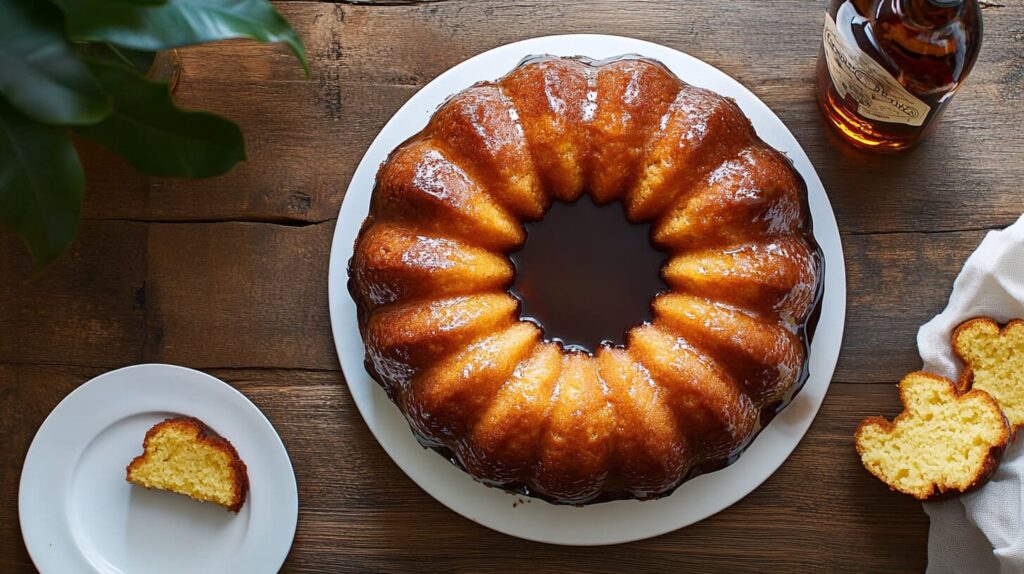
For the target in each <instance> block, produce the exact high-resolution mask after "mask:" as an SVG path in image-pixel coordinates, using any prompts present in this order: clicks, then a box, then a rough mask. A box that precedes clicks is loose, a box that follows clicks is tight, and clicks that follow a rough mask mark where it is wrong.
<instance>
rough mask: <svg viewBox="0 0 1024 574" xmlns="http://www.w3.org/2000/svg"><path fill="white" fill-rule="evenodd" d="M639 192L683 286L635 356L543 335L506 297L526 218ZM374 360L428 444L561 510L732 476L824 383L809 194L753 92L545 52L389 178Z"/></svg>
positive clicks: (661, 309) (456, 109)
mask: <svg viewBox="0 0 1024 574" xmlns="http://www.w3.org/2000/svg"><path fill="white" fill-rule="evenodd" d="M584 193H586V194H589V195H590V196H591V197H592V198H593V199H594V200H595V201H596V202H597V203H606V202H612V201H622V202H623V205H624V207H625V212H626V214H627V217H628V219H629V220H630V221H632V222H634V223H640V222H650V223H652V225H653V227H652V229H653V233H652V242H653V243H654V245H655V246H656V247H657V248H659V249H662V250H664V251H666V252H668V253H669V255H670V260H669V263H668V264H667V265H666V266H665V267H664V269H663V272H662V275H663V278H664V279H665V281H666V283H667V284H668V285H669V287H670V288H671V292H670V293H666V294H663V295H661V296H659V297H657V298H656V299H655V301H654V302H653V318H654V319H653V321H652V322H651V323H647V324H644V325H640V326H637V327H635V328H633V329H631V330H630V331H629V332H628V333H627V334H626V339H625V340H626V345H625V346H623V347H609V346H603V347H601V348H599V349H596V350H595V352H594V353H593V354H587V353H582V352H575V351H574V352H569V351H566V350H565V349H563V348H562V347H561V346H559V345H557V344H554V343H551V342H548V341H545V340H544V339H543V333H542V332H541V331H540V330H539V329H538V328H537V327H536V326H534V325H533V324H532V323H529V322H525V321H522V320H521V319H520V317H519V308H518V304H517V301H516V300H515V299H514V298H513V297H512V296H511V295H510V294H509V293H508V289H509V286H510V285H511V282H512V280H513V274H514V269H513V267H512V265H511V263H510V261H509V257H508V255H509V253H511V252H512V251H514V250H516V249H518V248H519V247H520V246H521V245H522V244H523V242H524V240H525V231H524V227H523V223H524V222H527V221H534V220H537V219H540V218H541V217H543V214H544V212H545V211H546V210H547V209H548V208H549V207H550V205H551V203H552V202H554V201H574V200H576V199H577V198H579V197H580V196H581V195H582V194H584ZM349 265H350V274H349V276H350V282H349V289H350V291H351V293H352V297H353V298H354V300H355V301H356V304H357V308H358V310H359V324H360V332H361V334H362V337H363V342H364V344H365V347H366V366H367V370H368V371H369V372H370V374H371V375H372V376H373V377H374V379H376V380H377V381H378V382H379V383H380V384H381V385H382V386H383V387H384V389H385V390H386V391H387V393H388V395H389V397H391V399H392V400H393V401H394V402H395V404H396V405H398V406H399V408H400V409H401V410H402V412H403V414H404V415H405V417H406V419H407V420H408V421H409V423H410V426H411V427H412V429H413V430H414V432H415V434H416V436H417V438H418V439H419V440H420V442H421V443H422V444H424V445H425V446H427V447H430V448H433V449H435V450H437V451H438V452H440V453H441V454H443V455H444V456H445V457H447V458H449V459H451V460H452V461H453V462H454V463H456V464H457V465H459V466H460V467H462V468H464V469H465V470H466V471H467V472H469V473H470V474H471V475H472V476H473V477H474V478H476V479H477V480H479V481H481V482H483V483H485V484H488V485H492V486H497V487H501V488H505V489H510V490H516V491H519V492H522V493H526V494H529V495H531V496H537V497H540V498H543V499H546V500H549V501H551V502H556V503H564V504H587V503H592V502H600V501H605V500H614V499H621V498H640V499H648V498H655V497H659V496H664V495H666V494H668V493H670V492H672V490H674V489H675V488H676V487H678V486H679V485H680V484H681V483H682V482H683V481H685V480H686V479H688V478H691V477H693V476H696V475H697V474H700V473H702V472H708V471H711V470H715V469H717V468H721V467H722V466H725V465H727V464H729V463H730V462H731V461H732V460H734V459H735V458H736V456H738V454H739V453H740V452H741V451H742V450H743V449H744V448H745V447H746V446H747V445H748V444H749V443H750V441H751V440H752V439H753V437H754V436H755V435H756V433H757V432H758V431H759V429H760V428H761V427H762V426H763V424H765V423H766V422H767V421H768V420H770V418H771V417H772V416H773V415H774V414H775V413H776V412H777V411H778V409H779V408H781V406H783V405H785V404H786V402H787V401H788V400H789V399H790V398H791V397H792V395H793V394H794V393H795V392H796V391H798V390H799V388H800V387H801V386H802V385H803V383H804V382H805V381H806V379H807V376H808V372H807V351H808V345H809V329H808V328H807V325H808V323H809V322H811V323H813V319H811V317H812V315H813V313H814V311H815V310H816V308H817V305H818V304H819V301H820V295H821V287H822V259H821V252H820V250H819V249H818V247H817V244H816V243H815V242H814V238H813V235H812V233H811V221H810V213H809V210H808V207H807V197H806V188H805V186H804V183H803V180H802V178H801V177H800V176H799V174H798V173H797V172H796V170H795V169H794V168H793V166H792V164H791V163H790V162H789V160H788V159H787V158H786V157H785V156H783V155H782V154H781V153H779V152H777V151H775V150H774V149H772V148H770V147H769V146H767V145H766V144H765V143H764V142H762V141H761V140H760V139H759V138H758V137H757V134H756V133H755V131H754V129H753V127H752V126H751V124H750V122H749V120H748V119H747V118H746V117H745V116H744V115H743V113H742V112H741V111H740V109H739V107H738V106H737V105H736V103H735V102H734V101H732V100H731V99H728V98H724V97H722V96H719V95H718V94H715V93H714V92H711V91H708V90H704V89H701V88H696V87H694V86H690V85H688V84H686V83H684V82H682V81H681V80H679V79H678V78H677V77H676V76H675V75H673V74H672V73H671V72H670V71H669V70H668V69H667V68H666V67H665V66H663V65H661V64H660V63H658V62H656V61H653V60H649V59H645V58H640V57H622V58H613V59H610V60H606V61H601V62H594V61H591V60H587V59H585V58H558V57H552V56H540V57H533V58H529V59H527V60H525V61H524V62H523V63H522V64H521V65H520V66H518V67H517V68H516V69H514V70H512V71H511V72H510V73H508V74H507V75H506V76H504V77H502V78H500V79H499V80H497V81H495V82H483V83H480V84H477V85H475V86H473V87H471V88H469V89H467V90H465V91H463V92H460V93H458V94H455V95H454V96H452V97H451V98H450V99H449V100H448V101H447V102H446V103H445V104H444V105H442V106H441V107H440V108H439V110H438V112H437V113H436V114H435V115H434V116H433V118H432V119H431V120H430V122H429V123H428V125H427V127H426V128H425V129H424V130H423V131H422V132H420V133H418V134H416V135H415V136H413V137H412V138H410V139H409V140H408V141H406V142H405V143H403V144H402V145H400V146H399V147H398V148H397V149H396V150H395V151H393V152H392V153H391V155H390V156H389V158H388V159H387V160H386V161H385V162H384V164H383V165H382V166H381V168H380V171H379V173H378V176H377V181H376V187H375V189H374V191H373V196H372V200H371V206H370V212H369V214H368V217H367V219H366V221H365V222H364V224H363V228H362V229H361V231H360V234H359V237H358V238H357V240H356V245H355V252H354V256H353V258H352V260H351V261H350V264H349Z"/></svg>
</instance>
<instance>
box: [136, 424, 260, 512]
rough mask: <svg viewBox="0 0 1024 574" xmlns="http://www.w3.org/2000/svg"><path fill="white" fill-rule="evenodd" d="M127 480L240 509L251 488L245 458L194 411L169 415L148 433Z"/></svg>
mask: <svg viewBox="0 0 1024 574" xmlns="http://www.w3.org/2000/svg"><path fill="white" fill-rule="evenodd" d="M142 449H143V452H142V454H141V455H139V456H137V457H135V459H134V460H132V462H131V463H130V464H129V465H128V468H127V480H128V482H131V483H133V484H138V485H139V486H144V487H146V488H156V489H159V490H167V491H170V492H176V493H178V494H184V495H186V496H189V497H192V498H194V499H195V500H200V501H205V502H212V503H214V504H219V505H221V506H223V507H225V508H227V509H228V510H230V511H231V512H234V513H237V512H238V511H239V510H240V509H241V508H242V504H243V503H244V502H245V497H246V494H247V492H248V490H249V476H248V473H247V472H246V468H245V463H244V462H242V459H240V458H239V457H238V452H236V451H235V447H233V446H232V445H231V443H230V442H228V441H227V439H225V438H223V437H221V436H218V435H217V434H216V433H214V432H213V431H212V430H210V428H209V427H207V426H206V425H205V424H203V422H202V421H200V420H199V419H196V418H192V417H176V418H170V419H167V420H165V421H163V422H162V423H158V424H157V425H155V426H154V427H153V428H151V429H149V432H147V433H146V438H145V440H144V441H143V443H142Z"/></svg>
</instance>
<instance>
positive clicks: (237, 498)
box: [125, 417, 249, 514]
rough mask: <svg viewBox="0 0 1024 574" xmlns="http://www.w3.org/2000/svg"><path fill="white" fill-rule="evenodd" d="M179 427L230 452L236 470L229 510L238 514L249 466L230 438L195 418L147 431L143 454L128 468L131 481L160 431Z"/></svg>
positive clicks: (170, 421) (174, 420)
mask: <svg viewBox="0 0 1024 574" xmlns="http://www.w3.org/2000/svg"><path fill="white" fill-rule="evenodd" d="M172 427H176V428H178V429H181V430H184V431H190V432H194V433H195V434H196V441H197V442H200V443H203V444H204V445H206V446H208V447H210V448H212V449H215V450H219V451H221V452H223V453H224V454H225V455H227V457H228V460H229V461H230V465H231V467H232V469H233V472H232V481H233V484H232V488H231V490H232V493H233V496H232V501H231V504H230V505H228V506H227V509H228V510H229V511H231V512H234V513H236V514H237V513H238V511H239V510H241V509H242V505H243V504H245V499H246V496H247V495H248V493H249V473H248V470H247V469H246V466H245V463H244V462H242V459H241V458H239V456H238V451H236V450H235V447H234V446H233V445H232V444H231V442H229V441H228V440H227V439H226V438H224V437H222V436H220V435H218V434H216V433H214V432H213V431H212V430H210V427H208V426H206V424H205V423H203V421H201V420H199V419H197V418H195V417H173V418H169V419H167V420H165V421H163V422H160V423H157V424H155V425H153V427H152V428H150V429H149V430H148V431H146V437H145V438H144V439H143V441H142V454H140V455H139V456H137V457H135V458H134V459H132V461H131V462H130V463H128V466H127V467H126V468H125V477H126V479H127V480H128V481H129V482H132V480H131V475H132V471H133V470H135V469H136V468H138V467H140V466H141V465H142V464H144V463H146V462H147V457H148V456H149V453H150V452H151V451H150V448H149V444H150V441H151V440H153V437H155V436H156V435H158V434H159V433H161V432H163V431H165V430H167V429H169V428H172Z"/></svg>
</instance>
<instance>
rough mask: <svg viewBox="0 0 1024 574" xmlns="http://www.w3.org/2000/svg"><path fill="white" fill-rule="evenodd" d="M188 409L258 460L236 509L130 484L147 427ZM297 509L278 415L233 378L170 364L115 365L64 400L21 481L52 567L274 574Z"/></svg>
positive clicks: (36, 550) (28, 531)
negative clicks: (128, 469) (128, 474)
mask: <svg viewBox="0 0 1024 574" xmlns="http://www.w3.org/2000/svg"><path fill="white" fill-rule="evenodd" d="M181 415H188V416H194V417H196V418H198V419H200V420H202V421H203V422H205V423H206V424H207V425H209V426H210V428H212V429H213V430H214V431H215V432H216V433H218V434H220V435H221V436H224V437H226V438H227V439H228V440H230V441H231V443H232V444H233V445H234V447H235V449H236V450H237V451H238V455H239V457H241V459H242V460H243V461H244V462H245V464H246V466H247V467H248V473H249V496H248V499H247V500H246V502H245V504H244V505H243V506H242V509H241V511H239V513H238V514H237V515H236V514H232V513H230V512H228V511H227V510H225V509H224V508H221V507H219V506H215V505H212V504H207V503H201V502H196V501H194V500H190V499H189V498H187V497H184V496H180V495H177V494H172V493H169V492H161V491H155V490H147V489H145V488H141V487H138V486H134V485H131V484H129V483H128V482H127V481H125V466H127V464H128V463H129V462H130V461H131V460H132V458H134V457H135V456H137V455H139V454H142V439H143V437H144V436H145V435H146V431H147V430H149V428H150V427H152V426H153V425H154V424H156V423H158V422H160V421H162V420H164V419H166V418H169V417H173V416H181ZM298 511H299V499H298V491H297V489H296V486H295V474H294V472H293V471H292V465H291V461H290V460H289V459H288V453H287V452H286V451H285V448H284V444H282V443H281V439H280V438H279V437H278V435H277V432H276V431H275V430H274V427H273V426H271V424H270V421H268V420H267V418H266V417H264V416H263V413H261V412H260V410H259V409H258V408H256V405H254V404H252V403H251V402H249V399H247V398H245V396H244V395H242V393H240V392H238V391H236V390H235V389H234V388H232V387H231V386H229V385H228V384H227V383H224V382H223V381H221V380H220V379H216V378H214V377H211V376H210V375H207V374H205V373H201V372H199V371H194V370H192V369H186V368H184V367H176V366H172V365H156V364H153V365H136V366H133V367H126V368H123V369H118V370H116V371H111V372H109V373H105V374H103V375H100V376H98V377H96V378H94V379H92V380H90V381H89V382H87V383H85V384H83V385H82V386H80V387H78V388H77V389H75V391H74V392H72V393H71V394H69V395H68V396H67V397H65V398H64V400H63V401H61V403H60V404H59V405H57V407H56V408H55V409H53V412H51V413H50V416H49V417H47V419H46V421H45V422H43V424H42V426H41V427H39V431H38V432H37V433H36V436H35V438H34V439H33V440H32V446H30V447H29V450H28V455H27V456H26V458H25V466H24V468H23V469H22V473H21V485H20V487H19V490H18V516H19V519H20V520H21V532H22V535H23V536H24V538H25V546H27V547H28V552H29V554H30V555H31V556H32V561H33V562H35V565H36V568H38V569H39V571H40V572H42V573H43V574H79V573H82V574H132V573H136V572H145V573H146V574H163V573H171V572H175V573H181V574H185V573H187V574H207V573H209V574H233V573H237V574H264V573H265V574H271V573H274V572H277V571H278V570H279V569H280V568H281V564H282V563H283V562H284V559H285V557H286V556H287V555H288V550H289V549H290V548H291V545H292V539H293V538H294V536H295V525H296V521H297V519H298Z"/></svg>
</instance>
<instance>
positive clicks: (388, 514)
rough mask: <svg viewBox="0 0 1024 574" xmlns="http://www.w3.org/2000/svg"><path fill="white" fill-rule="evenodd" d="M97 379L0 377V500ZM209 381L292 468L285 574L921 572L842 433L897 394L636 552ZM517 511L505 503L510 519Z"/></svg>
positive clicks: (310, 402)
mask: <svg viewBox="0 0 1024 574" xmlns="http://www.w3.org/2000/svg"><path fill="white" fill-rule="evenodd" d="M102 371H103V369H89V368H79V367H39V366H32V365H22V366H10V365H8V366H0V380H2V381H4V382H5V384H4V386H3V387H0V388H2V389H3V392H2V393H0V409H4V412H17V416H16V417H14V418H13V419H10V418H8V419H0V433H2V436H5V437H8V441H7V444H6V445H5V446H6V447H7V448H6V449H5V450H6V451H7V452H9V453H10V455H5V456H9V458H10V459H11V460H10V462H11V464H6V465H4V467H3V468H2V469H0V479H2V480H4V484H10V485H16V484H17V477H18V475H19V473H20V469H21V461H22V460H23V458H24V454H25V452H26V450H27V448H28V444H29V442H30V441H31V438H32V435H33V434H34V430H35V428H36V427H37V426H38V425H39V424H40V423H41V422H42V420H43V419H44V418H45V417H46V415H47V414H48V413H49V411H50V410H51V409H52V408H53V407H54V406H55V405H56V404H57V402H59V400H60V399H61V398H62V397H63V395H64V394H65V393H67V392H70V391H71V390H73V389H74V388H75V387H77V386H78V385H79V384H81V383H82V382H84V381H85V380H87V379H88V378H90V377H92V376H95V375H97V374H99V373H101V372H102ZM210 373H211V374H213V375H214V376H217V377H220V378H222V379H224V380H226V381H227V382H229V383H230V384H231V385H233V386H234V387H235V388H237V389H238V390H240V391H242V392H243V393H245V394H246V396H248V397H249V398H250V399H252V401H253V402H255V403H256V405H257V406H258V407H260V409H261V410H262V411H263V412H264V413H266V415H267V417H268V418H269V419H270V420H271V422H272V423H273V424H274V426H275V428H276V429H277V430H278V432H279V433H280V435H281V438H282V440H283V441H284V443H285V447H286V448H287V449H288V452H289V455H290V456H291V458H292V460H293V461H294V462H295V473H296V479H297V481H298V485H299V500H300V501H301V506H300V515H299V526H298V532H297V534H296V539H295V545H294V547H293V549H292V553H291V555H290V556H289V559H288V561H287V563H286V565H285V568H284V570H283V571H285V572H311V573H312V572H323V573H340V572H358V573H364V572H406V571H409V570H410V569H415V570H417V571H430V572H508V571H511V570H519V569H522V570H527V571H531V572H566V573H568V572H584V571H586V572H622V571H629V570H639V569H642V570H644V571H651V572H662V571H663V572H679V571H693V572H714V571H724V570H727V571H729V572H757V571H763V568H764V564H765V561H770V563H771V565H772V568H773V569H774V570H776V571H780V572H789V571H829V572H865V571H886V572H903V571H905V572H919V571H921V570H923V567H924V558H925V548H924V543H925V540H924V537H923V536H921V533H922V532H923V529H924V528H925V527H926V518H925V516H924V514H923V513H922V512H921V511H920V506H919V505H918V504H917V503H916V502H914V501H913V500H911V499H909V498H905V497H901V496H897V495H894V494H891V493H889V492H887V490H886V487H885V486H884V485H882V484H881V483H880V482H878V481H877V480H875V479H874V478H873V477H871V476H870V475H868V473H867V472H866V471H864V469H863V468H861V467H860V464H859V462H858V461H857V459H856V455H855V454H854V451H853V444H852V434H853V429H854V427H855V426H856V424H857V422H858V421H859V420H860V419H861V418H862V417H863V416H865V415H867V414H877V413H884V414H886V415H890V416H891V415H893V414H895V412H896V411H897V410H898V398H897V396H896V387H895V386H894V385H846V384H836V385H834V386H833V387H832V388H831V390H830V392H829V394H828V396H827V398H826V400H825V403H824V405H823V407H822V410H821V412H820V413H819V415H818V417H817V418H816V419H815V422H814V425H813V426H812V428H811V430H810V432H809V433H808V435H807V437H806V438H805V439H804V441H803V442H802V443H801V444H800V446H799V447H798V448H797V450H796V451H795V452H794V454H793V455H792V457H791V458H790V459H789V460H788V461H787V462H786V463H785V464H784V465H783V466H782V468H780V469H779V471H778V472H776V473H775V474H774V475H773V476H772V477H771V478H769V479H768V481H767V482H765V483H764V485H762V486H761V488H759V489H758V490H756V491H754V493H752V494H751V495H750V496H748V497H747V498H745V499H744V500H743V501H741V502H740V503H738V504H736V505H735V506H733V507H731V508H729V509H728V510H726V511H724V512H722V513H720V514H718V515H715V516H714V517H712V518H709V519H707V520H705V521H703V522H701V523H699V524H697V525H695V526H692V527H689V528H687V529H685V530H683V531H679V532H676V533H673V534H668V535H665V536H661V537H658V538H654V539H651V540H646V541H641V542H636V543H632V544H626V545H620V546H614V547H606V548H565V547H556V546H549V545H544V544H537V543H531V542H526V541H522V540H517V539H514V538H511V537H508V536H505V535H502V534H498V533H495V532H493V531H491V530H488V529H487V528H484V527H482V526H479V525H477V524H474V523H473V522H471V521H469V520H466V519H465V518H462V517H460V516H458V515H457V514H455V513H453V512H451V511H450V510H448V509H446V508H445V507H444V506H442V505H441V504H440V503H438V502H437V501H435V500H434V499H433V498H431V497H430V496H429V495H427V494H426V493H424V492H423V491H422V490H420V489H419V487H417V486H416V485H415V484H414V483H413V482H412V481H411V480H409V479H408V478H407V477H406V476H405V475H404V474H403V473H402V472H401V471H400V470H399V469H398V468H397V467H396V466H395V464H394V463H393V462H392V461H391V459H390V458H388V456H387V455H386V454H385V453H384V452H383V450H382V449H381V448H380V446H379V445H378V444H377V443H376V441H375V440H374V439H373V437H372V435H370V433H369V430H368V429H367V428H366V425H365V424H364V423H363V422H362V419H361V418H360V417H359V415H358V413H357V412H356V411H355V407H354V405H353V403H352V399H351V397H350V396H349V394H348V390H347V387H346V386H345V385H344V384H343V383H342V380H341V378H340V376H339V375H338V374H337V373H330V372H310V371H298V370H273V369H270V370H268V369H256V370H253V369H230V370H212V371H210ZM229 438H230V437H229ZM140 440H141V437H140ZM826 461H827V462H826ZM384 477H386V480H385V479H382V478H384ZM515 500H516V497H513V496H510V497H509V505H510V506H511V505H512V504H513V502H515ZM16 504H17V492H16V489H13V488H12V489H3V490H0V569H2V570H4V571H5V572H6V571H17V570H22V569H25V570H27V569H29V568H30V563H29V561H28V556H27V554H26V553H25V551H24V548H23V546H22V544H21V540H20V535H19V533H18V530H17V521H16V513H17V508H16ZM530 504H545V503H543V502H539V501H535V502H531V503H530ZM399 541H400V542H399ZM854 557H856V560H855V561H854V559H853V558H854ZM726 566H727V568H726Z"/></svg>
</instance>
